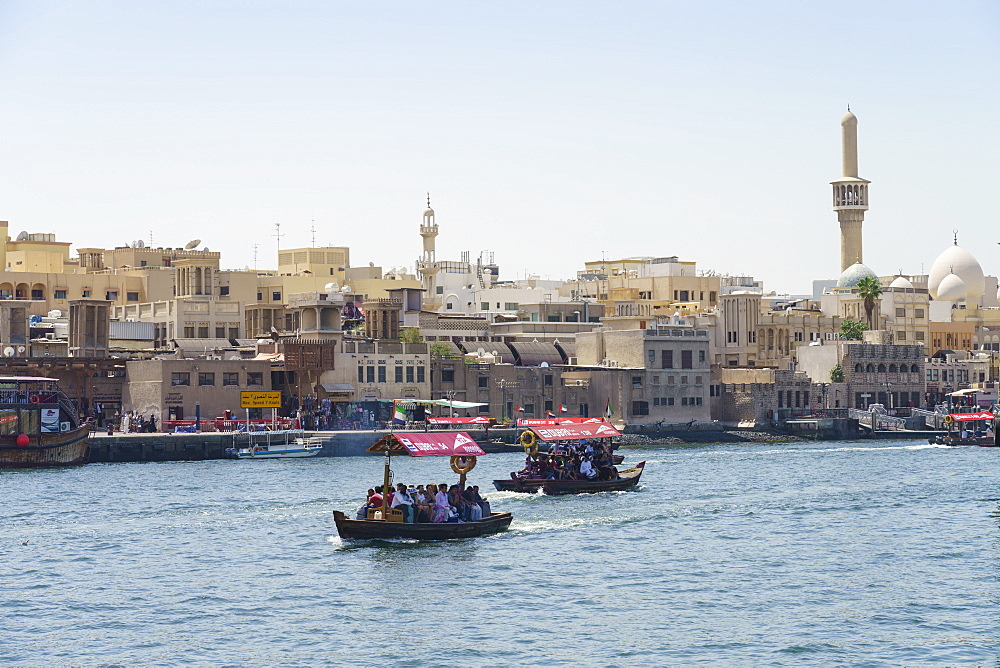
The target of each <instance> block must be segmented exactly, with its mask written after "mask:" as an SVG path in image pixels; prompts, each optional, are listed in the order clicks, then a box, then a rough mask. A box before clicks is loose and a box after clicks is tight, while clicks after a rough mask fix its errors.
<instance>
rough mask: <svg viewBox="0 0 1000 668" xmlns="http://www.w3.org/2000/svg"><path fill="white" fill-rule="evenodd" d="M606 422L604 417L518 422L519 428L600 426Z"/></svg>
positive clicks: (540, 419) (523, 419) (531, 419)
mask: <svg viewBox="0 0 1000 668" xmlns="http://www.w3.org/2000/svg"><path fill="white" fill-rule="evenodd" d="M601 422H604V418H602V417H590V418H584V417H559V418H521V419H520V420H518V421H517V426H518V427H534V426H538V425H557V424H600V423H601Z"/></svg>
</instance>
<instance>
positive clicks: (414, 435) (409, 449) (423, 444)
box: [365, 431, 486, 457]
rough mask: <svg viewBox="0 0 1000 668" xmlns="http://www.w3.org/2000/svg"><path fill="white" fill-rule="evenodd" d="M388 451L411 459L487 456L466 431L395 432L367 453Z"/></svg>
mask: <svg viewBox="0 0 1000 668" xmlns="http://www.w3.org/2000/svg"><path fill="white" fill-rule="evenodd" d="M387 451H388V452H390V453H393V454H400V455H409V456H410V457H456V456H457V457H478V456H479V455H485V454H486V453H485V452H483V449H482V448H480V447H479V444H478V443H476V441H475V440H473V438H472V437H471V436H469V435H468V434H466V433H465V432H464V431H428V432H422V431H421V432H395V433H392V434H386V435H385V436H383V437H382V438H381V439H380V440H379V441H378V442H377V443H375V445H373V446H371V447H370V448H368V449H367V450H366V451H365V452H376V453H385V452H387Z"/></svg>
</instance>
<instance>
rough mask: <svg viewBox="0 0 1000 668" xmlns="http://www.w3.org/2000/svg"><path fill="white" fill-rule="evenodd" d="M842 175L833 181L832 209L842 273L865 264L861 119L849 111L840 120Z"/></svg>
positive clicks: (865, 205) (865, 195) (865, 193)
mask: <svg viewBox="0 0 1000 668" xmlns="http://www.w3.org/2000/svg"><path fill="white" fill-rule="evenodd" d="M840 137H841V139H840V141H841V153H842V159H843V176H842V177H840V178H839V179H837V180H836V181H832V182H831V185H833V210H834V211H836V212H837V220H839V221H840V271H841V272H843V271H844V270H845V269H847V268H848V267H850V266H851V265H852V264H854V263H862V262H864V257H863V254H862V242H861V225H862V223H864V222H865V211H867V210H868V184H869V183H871V181H867V180H865V179H863V178H861V177H860V176H858V117H857V116H855V115H854V114H852V113H851V108H850V107H848V108H847V113H846V114H844V117H843V118H841V119H840Z"/></svg>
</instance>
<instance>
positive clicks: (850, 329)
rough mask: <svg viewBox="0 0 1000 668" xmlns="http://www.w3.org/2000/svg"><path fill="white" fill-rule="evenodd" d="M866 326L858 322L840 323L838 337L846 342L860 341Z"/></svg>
mask: <svg viewBox="0 0 1000 668" xmlns="http://www.w3.org/2000/svg"><path fill="white" fill-rule="evenodd" d="M866 329H868V325H866V324H865V323H863V322H861V321H860V320H845V321H844V322H842V323H840V337H841V338H842V339H847V340H848V341H860V340H861V337H862V335H863V334H864V332H865V330H866Z"/></svg>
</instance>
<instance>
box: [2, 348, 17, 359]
mask: <svg viewBox="0 0 1000 668" xmlns="http://www.w3.org/2000/svg"><path fill="white" fill-rule="evenodd" d="M3 356H4V357H13V356H14V349H13V348H11V347H10V346H7V347H6V348H4V349H3Z"/></svg>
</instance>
